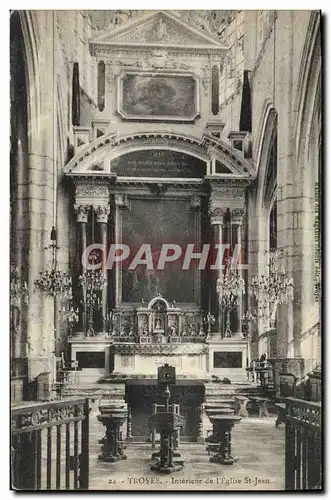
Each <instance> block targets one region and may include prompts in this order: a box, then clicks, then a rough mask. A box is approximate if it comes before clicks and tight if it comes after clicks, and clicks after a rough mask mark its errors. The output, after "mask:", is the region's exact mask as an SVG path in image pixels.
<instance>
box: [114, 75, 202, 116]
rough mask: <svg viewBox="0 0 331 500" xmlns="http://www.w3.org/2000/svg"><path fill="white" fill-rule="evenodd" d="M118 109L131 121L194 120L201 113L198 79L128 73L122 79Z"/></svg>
mask: <svg viewBox="0 0 331 500" xmlns="http://www.w3.org/2000/svg"><path fill="white" fill-rule="evenodd" d="M118 112H119V114H120V115H121V117H122V118H124V119H127V120H149V121H194V120H195V118H196V117H197V116H198V114H199V99H198V91H197V81H196V78H195V77H194V76H192V75H187V74H181V73H178V74H176V73H171V74H168V73H158V74H155V73H134V72H125V73H123V74H122V75H121V76H120V78H119V80H118Z"/></svg>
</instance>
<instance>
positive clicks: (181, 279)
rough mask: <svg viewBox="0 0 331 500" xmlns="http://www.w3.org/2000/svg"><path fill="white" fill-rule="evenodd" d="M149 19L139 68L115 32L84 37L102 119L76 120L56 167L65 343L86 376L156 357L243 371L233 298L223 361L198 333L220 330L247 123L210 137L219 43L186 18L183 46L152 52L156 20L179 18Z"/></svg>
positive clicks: (237, 222)
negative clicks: (69, 145)
mask: <svg viewBox="0 0 331 500" xmlns="http://www.w3.org/2000/svg"><path fill="white" fill-rule="evenodd" d="M155 20H157V21H158V22H157V24H156V28H155V29H153V30H152V31H153V33H154V32H155V33H156V39H154V41H153V43H152V45H151V44H150V42H148V43H147V45H145V43H144V37H143V39H142V41H141V42H139V44H140V45H139V46H140V50H141V54H140V55H141V57H142V58H143V60H144V63H143V64H142V65H139V66H138V67H137V60H136V59H132V53H131V50H132V47H131V46H130V44H129V45H128V44H127V43H126V42H124V41H123V40H121V39H118V40H116V43H113V42H111V43H109V44H108V42H107V43H106V44H105V43H104V41H101V39H100V40H99V39H96V40H93V42H91V46H90V48H91V50H92V52H93V53H94V54H97V55H98V57H99V58H100V64H101V63H103V65H104V67H105V72H106V73H107V76H106V78H105V82H104V83H105V84H104V93H105V96H104V99H105V109H104V110H103V113H104V115H105V117H107V119H106V118H105V119H104V120H101V119H100V116H99V114H97V116H96V117H94V120H93V121H92V122H91V124H90V127H88V126H84V127H80V126H77V127H75V129H74V136H75V137H74V144H75V151H74V156H73V158H72V159H71V160H70V161H69V162H68V163H67V165H66V166H65V169H64V174H65V176H66V178H67V180H68V184H69V183H71V188H72V191H71V192H72V193H73V197H72V198H73V201H74V210H75V213H76V221H75V222H74V223H75V224H76V227H75V228H74V227H72V229H73V231H72V234H73V237H72V243H73V247H76V252H77V255H78V256H79V265H78V264H77V262H78V259H77V262H76V261H75V265H74V267H75V268H74V269H73V275H74V277H73V281H74V283H77V294H75V297H74V300H73V302H74V303H73V309H75V308H76V307H77V308H79V322H78V324H77V325H75V327H74V328H73V329H72V332H71V335H70V336H69V339H68V342H69V344H70V346H71V352H70V356H71V359H73V360H76V361H77V360H78V361H79V363H80V364H81V365H82V370H83V371H82V378H83V379H84V378H85V376H86V380H87V379H88V377H89V375H90V381H91V382H95V381H96V380H98V378H97V377H99V378H102V377H107V376H108V375H112V376H113V377H114V378H116V376H118V377H119V378H121V377H122V378H123V377H124V378H125V377H129V376H134V377H135V378H139V377H140V378H141V377H152V376H154V374H155V372H156V368H157V367H158V366H160V365H163V364H164V363H169V364H171V365H172V366H175V367H176V371H177V373H178V376H179V377H181V378H182V379H183V380H195V379H197V378H200V379H203V378H208V377H209V378H211V375H213V374H215V375H217V376H220V375H221V376H222V377H228V378H231V374H232V375H235V372H236V374H237V375H238V374H239V376H241V373H245V365H246V357H247V356H246V351H247V342H243V339H242V337H241V336H240V335H241V332H242V328H241V318H242V316H243V312H244V311H243V302H242V300H241V297H240V300H239V301H238V307H237V308H236V311H231V315H230V316H231V317H230V316H229V318H228V320H227V321H226V329H227V331H228V330H229V331H230V330H231V331H233V332H238V334H239V337H238V339H233V342H232V344H231V346H230V347H229V345H228V346H227V348H228V349H230V351H231V350H232V351H233V352H232V354H231V353H230V354H229V355H228V358H227V359H225V358H224V355H222V356H223V358H224V359H225V361H224V359H223V361H221V364H222V366H223V364H224V362H225V364H226V363H228V360H229V359H230V358H231V360H230V361H229V363H230V364H231V363H232V364H234V365H235V366H232V367H231V366H230V365H229V363H228V366H224V367H223V368H224V370H223V368H222V367H219V366H218V364H217V363H219V362H218V361H217V360H216V362H215V363H216V364H215V363H214V357H215V356H216V358H217V356H218V357H219V356H220V354H217V353H219V352H224V349H221V348H220V349H218V348H216V347H215V346H213V344H210V343H208V342H209V340H210V339H213V337H214V335H218V334H222V335H223V334H224V332H225V326H224V318H223V320H222V318H221V317H220V316H221V311H220V306H219V295H218V291H217V283H218V282H219V281H220V280H221V279H222V278H223V276H224V273H223V267H222V266H223V264H224V260H226V259H230V257H231V256H232V255H236V254H240V253H241V255H247V248H246V246H247V245H246V241H247V237H246V236H247V225H246V217H245V215H246V208H247V203H246V199H247V196H246V195H247V188H248V186H249V185H250V184H251V182H252V181H253V179H254V176H255V171H254V169H253V168H252V165H251V162H250V161H249V159H248V157H246V156H245V152H246V149H247V148H246V147H244V146H245V144H246V142H247V140H248V139H247V132H240V133H239V135H238V133H237V134H234V133H233V132H230V134H229V135H228V138H227V139H226V140H224V139H221V134H222V130H223V127H224V123H223V122H222V121H221V120H220V119H219V117H217V116H216V115H215V112H214V111H215V109H214V108H213V107H212V106H211V94H215V90H217V89H216V87H217V85H216V87H215V80H214V78H213V79H209V78H208V77H207V75H208V74H209V72H212V73H213V74H214V73H215V70H216V69H217V64H218V62H219V61H220V60H221V59H222V58H223V56H224V54H225V52H224V51H225V47H223V46H222V44H220V43H219V42H218V41H217V40H211V39H210V38H209V37H207V38H206V39H204V37H202V38H201V34H200V36H199V37H198V38H197V37H196V33H195V32H193V31H192V32H191V30H189V31H188V32H187V27H186V28H185V33H187V34H188V33H190V35H189V38H188V39H187V40H186V42H185V43H184V45H183V44H182V43H180V44H178V50H177V48H175V47H174V45H173V43H172V40H170V39H169V40H168V42H164V41H162V43H161V46H162V50H161V52H160V47H159V44H160V40H161V39H159V40H158V39H157V36H158V35H157V32H158V29H157V26H158V25H159V21H160V20H161V21H162V22H161V24H162V26H164V25H165V24H167V23H170V24H171V26H172V28H171V32H172V30H173V28H174V26H179V25H178V20H175V19H171V21H170V19H169V18H168V14H164V13H159V14H156V18H155ZM153 22H154V21H153ZM173 23H174V24H173ZM169 26H170V25H169ZM126 35H127V36H128V37H129V38H130V36H131V34H130V30H128V32H127V33H126ZM107 36H108V35H107ZM134 36H136V35H135V34H134ZM160 36H162V37H163V34H162V33H161V34H160ZM193 42H194V43H193ZM167 44H170V45H168V47H167ZM118 51H119V52H118ZM197 54H199V55H198V56H197ZM193 61H195V62H194V64H193ZM215 61H218V62H217V63H216V62H215ZM213 82H214V83H213ZM209 86H210V88H209ZM214 87H215V88H214ZM217 92H218V90H217ZM167 95H172V96H173V98H171V99H166V98H165V97H164V96H167ZM115 96H116V97H115ZM150 99H151V102H152V105H151V103H149V102H148V101H149V100H150ZM216 114H217V113H216ZM169 124H170V125H169ZM245 141H246V142H245ZM236 247H238V248H239V252H237V250H236ZM225 248H227V254H226V255H225V253H224V249H225ZM73 253H74V252H73ZM223 257H224V259H223ZM225 257H226V259H225ZM73 261H74V259H73ZM241 272H242V271H241V270H239V271H238V276H242V275H241ZM84 336H85V339H84ZM223 336H224V335H223ZM238 352H239V354H238ZM240 353H241V354H240ZM216 358H215V359H216ZM239 358H240V359H239ZM217 359H218V358H217ZM240 363H241V365H240V367H239V364H240ZM238 369H239V370H241V371H240V373H239V372H237V371H236V370H238ZM239 378H240V377H239Z"/></svg>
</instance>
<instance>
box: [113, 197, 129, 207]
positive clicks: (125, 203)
mask: <svg viewBox="0 0 331 500" xmlns="http://www.w3.org/2000/svg"><path fill="white" fill-rule="evenodd" d="M114 201H115V205H116V206H117V207H118V208H120V209H124V208H126V209H128V210H130V200H129V197H128V196H127V195H126V194H115V195H114Z"/></svg>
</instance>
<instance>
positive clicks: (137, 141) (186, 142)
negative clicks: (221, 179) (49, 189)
mask: <svg viewBox="0 0 331 500" xmlns="http://www.w3.org/2000/svg"><path fill="white" fill-rule="evenodd" d="M138 145H139V146H140V147H146V148H147V147H149V146H152V147H160V148H162V147H165V148H169V147H172V148H176V149H178V150H181V151H185V152H186V151H187V153H188V154H190V153H191V154H193V155H194V156H197V157H199V158H201V159H202V160H204V161H209V160H210V159H211V158H210V154H211V153H212V154H213V156H214V157H215V158H216V159H218V160H219V161H221V162H222V163H224V164H225V165H226V166H227V167H228V168H229V169H230V170H231V171H232V172H233V173H234V174H237V175H241V176H243V177H246V178H247V179H249V178H254V177H255V176H256V171H255V169H254V167H253V165H252V164H251V163H250V162H248V161H247V160H245V159H244V158H241V157H240V156H239V155H238V154H236V153H235V152H234V151H233V150H232V149H231V148H230V146H228V145H226V144H224V143H223V142H222V141H220V140H219V139H217V138H215V137H213V136H212V135H210V134H208V133H206V132H205V133H204V134H203V137H202V139H198V138H196V137H193V136H190V135H186V134H185V135H179V134H173V133H171V132H159V133H156V132H147V133H141V132H139V133H136V134H131V135H128V136H124V137H120V138H116V134H115V133H113V134H112V135H108V136H102V137H100V138H99V139H97V140H94V141H93V142H92V143H90V144H88V145H86V146H84V147H83V148H82V150H81V151H80V152H79V153H78V154H77V155H76V156H75V157H74V158H73V159H72V160H71V161H70V162H69V163H68V165H67V166H66V167H65V169H64V172H65V174H67V175H68V174H70V173H71V172H75V173H79V172H83V171H84V166H85V164H86V163H87V165H88V164H89V163H91V158H89V156H92V155H93V153H95V152H96V151H98V152H100V153H99V155H101V154H102V155H103V156H104V155H105V154H106V153H109V152H112V154H114V153H116V152H119V151H122V150H129V149H130V148H132V149H134V147H135V146H138ZM87 168H88V166H86V169H87Z"/></svg>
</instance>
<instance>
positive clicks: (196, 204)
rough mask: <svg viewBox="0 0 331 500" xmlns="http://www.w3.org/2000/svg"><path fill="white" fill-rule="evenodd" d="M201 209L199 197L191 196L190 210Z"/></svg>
mask: <svg viewBox="0 0 331 500" xmlns="http://www.w3.org/2000/svg"><path fill="white" fill-rule="evenodd" d="M200 207H201V197H200V196H198V195H193V196H191V197H190V209H191V210H198V209H199V208H200Z"/></svg>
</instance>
